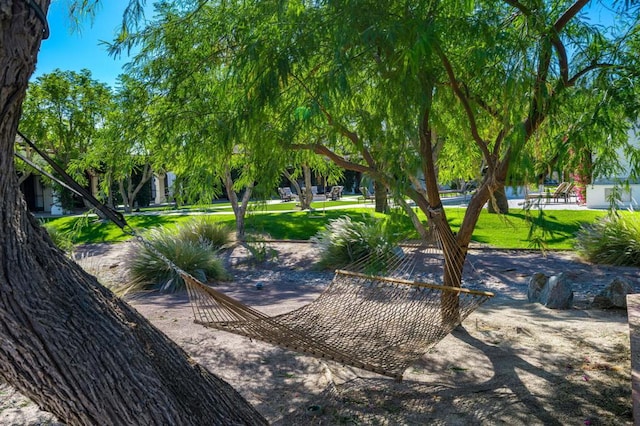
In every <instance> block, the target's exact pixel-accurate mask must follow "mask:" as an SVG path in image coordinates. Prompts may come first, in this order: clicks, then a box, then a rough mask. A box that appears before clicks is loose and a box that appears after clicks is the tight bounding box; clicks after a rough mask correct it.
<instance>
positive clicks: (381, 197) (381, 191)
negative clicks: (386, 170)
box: [373, 181, 389, 213]
mask: <svg viewBox="0 0 640 426" xmlns="http://www.w3.org/2000/svg"><path fill="white" fill-rule="evenodd" d="M373 196H374V198H375V202H376V207H375V210H376V212H378V213H388V212H389V203H388V202H387V188H386V187H385V186H384V185H383V184H381V183H380V182H377V181H374V182H373Z"/></svg>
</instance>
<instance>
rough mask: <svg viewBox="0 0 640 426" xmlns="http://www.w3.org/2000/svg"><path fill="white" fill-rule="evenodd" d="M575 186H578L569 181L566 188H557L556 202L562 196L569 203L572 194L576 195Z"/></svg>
mask: <svg viewBox="0 0 640 426" xmlns="http://www.w3.org/2000/svg"><path fill="white" fill-rule="evenodd" d="M575 186H576V184H575V183H573V182H571V183H568V184H567V186H566V187H565V188H564V189H562V190H561V191H558V190H556V194H555V200H556V202H558V200H559V199H560V198H562V199H563V200H564V202H565V203H568V202H569V199H570V198H571V196H574V195H575V194H574V189H575ZM558 188H559V187H558Z"/></svg>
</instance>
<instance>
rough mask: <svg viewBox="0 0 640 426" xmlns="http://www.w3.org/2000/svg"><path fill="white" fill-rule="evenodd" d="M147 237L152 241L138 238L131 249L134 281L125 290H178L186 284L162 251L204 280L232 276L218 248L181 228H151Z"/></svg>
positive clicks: (171, 259) (131, 266) (129, 263)
mask: <svg viewBox="0 0 640 426" xmlns="http://www.w3.org/2000/svg"><path fill="white" fill-rule="evenodd" d="M144 238H145V240H146V241H147V242H148V245H147V244H143V243H140V242H138V243H136V245H135V248H134V249H133V250H132V251H131V252H130V255H129V260H128V262H127V265H126V268H127V271H128V277H129V279H130V284H129V285H128V286H127V287H126V288H124V289H122V290H123V291H122V292H123V293H127V292H130V291H141V290H151V289H160V290H162V291H167V292H175V291H179V290H183V289H184V288H185V283H184V280H183V279H182V277H181V276H180V275H179V274H178V272H177V271H176V270H175V269H173V268H172V267H171V266H170V265H168V264H167V262H166V261H165V260H164V259H162V257H161V256H160V255H158V253H160V254H161V255H162V256H164V257H166V258H167V259H169V260H170V261H171V262H173V263H174V264H175V265H176V266H177V267H179V268H180V269H182V270H184V271H186V272H188V273H189V274H191V275H193V276H194V277H196V278H197V279H198V280H200V281H202V282H206V281H208V280H224V279H227V278H228V275H227V272H226V271H225V269H224V266H223V265H222V262H221V261H220V259H218V257H217V256H216V250H215V249H214V248H213V247H212V246H211V244H209V243H207V242H203V241H193V239H191V238H185V237H184V235H183V234H182V233H181V232H179V230H178V231H173V232H171V231H167V230H165V229H162V228H156V229H153V230H151V231H149V232H148V233H147V234H146V235H145V236H144ZM149 246H151V247H149Z"/></svg>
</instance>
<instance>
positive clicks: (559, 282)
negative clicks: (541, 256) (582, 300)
mask: <svg viewBox="0 0 640 426" xmlns="http://www.w3.org/2000/svg"><path fill="white" fill-rule="evenodd" d="M527 298H528V300H529V302H532V303H540V304H542V305H544V306H546V307H547V308H549V309H571V307H572V306H573V285H572V284H571V282H570V281H569V280H568V279H567V277H566V276H565V275H564V274H562V273H561V274H559V275H554V276H552V277H549V278H547V276H546V275H545V274H543V273H540V272H536V273H535V274H533V275H532V276H531V278H530V279H529V287H528V292H527Z"/></svg>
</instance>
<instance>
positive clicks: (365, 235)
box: [311, 216, 399, 273]
mask: <svg viewBox="0 0 640 426" xmlns="http://www.w3.org/2000/svg"><path fill="white" fill-rule="evenodd" d="M388 229H389V228H388V227H387V226H386V222H385V221H378V220H375V219H372V218H366V217H365V218H363V220H362V221H352V220H351V218H349V217H348V216H343V217H340V218H338V219H334V220H331V221H329V223H328V224H327V226H326V228H325V229H324V230H322V231H320V232H318V234H316V235H315V236H314V237H313V238H312V239H311V240H312V241H313V242H315V243H317V244H318V246H319V248H320V260H319V261H318V263H317V266H318V267H320V268H333V269H336V268H341V267H345V266H347V265H350V264H353V263H356V262H359V261H363V260H364V259H367V258H368V259H371V262H366V263H367V265H366V267H367V269H366V270H364V271H363V272H366V273H383V272H385V271H384V267H385V266H384V264H385V259H386V260H388V259H389V258H392V257H394V256H398V253H399V252H398V246H397V244H396V242H397V241H396V238H394V236H393V235H391V233H390V232H389V230H388ZM376 261H379V262H378V263H376Z"/></svg>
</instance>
